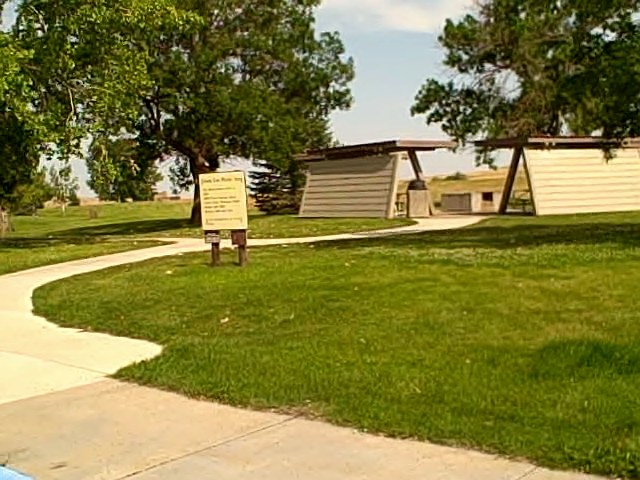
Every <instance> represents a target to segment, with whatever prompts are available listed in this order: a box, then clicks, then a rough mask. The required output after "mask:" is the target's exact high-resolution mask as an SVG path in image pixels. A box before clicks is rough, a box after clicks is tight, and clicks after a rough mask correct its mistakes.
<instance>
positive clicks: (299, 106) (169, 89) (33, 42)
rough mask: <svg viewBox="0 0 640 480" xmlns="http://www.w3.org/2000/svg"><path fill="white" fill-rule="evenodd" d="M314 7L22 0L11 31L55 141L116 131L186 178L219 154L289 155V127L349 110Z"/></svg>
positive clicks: (336, 51) (278, 0) (336, 49)
mask: <svg viewBox="0 0 640 480" xmlns="http://www.w3.org/2000/svg"><path fill="white" fill-rule="evenodd" d="M318 3H319V2H318V0H304V1H299V0H295V1H294V0H275V1H272V2H264V1H262V0H250V1H247V0H230V1H221V0H205V1H200V0H199V1H195V0H187V1H184V0H182V1H180V2H178V1H177V0H135V1H131V0H126V1H125V0H71V1H69V0H48V1H46V2H45V1H42V0H22V1H21V2H19V7H18V10H19V16H18V25H17V30H16V32H18V36H19V38H20V40H21V42H22V44H23V45H24V46H25V48H27V49H28V50H29V51H32V52H33V58H32V60H31V64H32V65H33V66H35V65H37V66H38V68H37V69H36V70H35V72H34V74H33V75H34V76H35V77H36V83H37V85H38V86H39V87H40V88H41V89H42V90H43V91H44V92H45V94H44V95H45V97H46V103H47V109H49V110H53V111H55V112H57V114H58V115H57V116H58V117H61V116H63V115H62V114H63V113H65V114H66V115H67V118H68V120H69V121H68V122H67V124H69V125H70V126H69V128H67V130H66V133H67V136H66V137H65V139H64V142H63V143H64V144H65V145H70V146H71V148H72V149H74V148H75V149H76V150H77V148H76V147H77V141H76V140H77V139H78V138H79V136H82V135H84V136H86V135H87V134H88V133H92V134H94V136H97V137H109V136H116V137H120V136H122V134H123V133H127V134H129V135H131V136H135V137H137V138H138V139H139V141H141V142H148V143H150V144H153V145H154V147H155V148H156V152H157V154H158V157H157V158H167V157H171V158H176V157H177V158H179V159H186V161H187V162H188V165H189V170H190V174H191V176H192V179H193V180H194V181H195V180H196V179H197V174H199V173H203V172H208V171H212V170H215V169H216V168H218V166H219V165H220V162H221V161H224V159H226V158H231V157H242V158H247V159H252V160H253V159H260V160H264V161H268V162H273V159H274V158H286V157H291V156H292V155H293V153H297V152H295V151H294V150H295V149H296V148H297V147H298V143H297V141H296V137H297V134H296V133H295V132H296V130H297V129H298V125H300V124H305V123H307V122H311V123H315V122H317V121H318V120H321V119H325V118H327V116H328V115H329V113H330V112H331V111H332V110H334V109H337V108H346V107H348V106H349V104H350V101H351V97H350V93H349V89H348V83H349V81H350V80H351V79H352V77H353V65H352V62H351V60H344V58H343V56H344V47H343V45H342V43H341V41H340V39H339V37H338V35H337V34H334V33H321V34H319V35H318V34H316V32H315V30H314V9H315V8H316V7H317V5H318ZM65 153H67V151H65ZM198 211H199V210H198V209H197V207H196V209H194V212H198Z"/></svg>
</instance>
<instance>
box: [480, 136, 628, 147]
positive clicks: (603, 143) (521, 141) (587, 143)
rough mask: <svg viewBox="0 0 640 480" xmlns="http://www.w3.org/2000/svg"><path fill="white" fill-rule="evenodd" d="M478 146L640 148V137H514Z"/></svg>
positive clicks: (482, 143)
mask: <svg viewBox="0 0 640 480" xmlns="http://www.w3.org/2000/svg"><path fill="white" fill-rule="evenodd" d="M474 144H475V146H476V147H478V148H488V149H500V148H531V149H540V150H544V149H570V148H575V149H589V148H601V149H605V148H640V138H626V139H624V140H616V139H611V138H606V137H513V138H497V139H487V140H480V141H477V142H474Z"/></svg>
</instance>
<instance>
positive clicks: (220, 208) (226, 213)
mask: <svg viewBox="0 0 640 480" xmlns="http://www.w3.org/2000/svg"><path fill="white" fill-rule="evenodd" d="M199 181H200V211H201V212H202V229H203V230H247V229H248V228H249V216H248V214H247V181H246V179H245V175H244V172H216V173H205V174H202V175H200V177H199Z"/></svg>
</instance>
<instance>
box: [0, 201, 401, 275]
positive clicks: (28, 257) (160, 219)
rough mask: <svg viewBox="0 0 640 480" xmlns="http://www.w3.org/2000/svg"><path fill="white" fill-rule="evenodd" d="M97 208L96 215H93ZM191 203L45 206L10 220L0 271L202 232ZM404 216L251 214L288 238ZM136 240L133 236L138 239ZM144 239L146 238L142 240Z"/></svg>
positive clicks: (386, 224) (256, 228)
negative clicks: (34, 213)
mask: <svg viewBox="0 0 640 480" xmlns="http://www.w3.org/2000/svg"><path fill="white" fill-rule="evenodd" d="M92 209H95V211H96V212H97V214H98V216H97V218H93V219H91V218H90V217H89V212H90V211H91V210H92ZM190 210H191V206H190V204H186V203H151V202H149V203H134V204H119V205H100V206H98V207H71V208H69V209H68V210H67V213H66V215H64V216H63V215H62V213H61V211H60V210H58V209H48V210H41V211H40V212H39V214H38V216H21V217H14V218H13V219H12V223H13V227H14V229H15V231H14V232H12V233H11V235H10V236H9V237H8V238H7V239H5V240H0V275H1V274H5V273H10V272H15V271H19V270H24V269H27V268H34V267H38V266H43V265H48V264H52V263H61V262H66V261H70V260H76V259H80V258H86V257H93V256H97V255H106V254H110V253H116V252H121V251H125V250H132V249H136V248H142V247H146V246H153V245H157V244H158V242H153V241H151V240H150V239H151V238H169V237H202V232H201V230H200V229H199V228H194V227H191V226H189V225H188V218H189V213H190ZM411 223H412V222H411V221H409V220H405V219H399V220H383V219H327V220H324V219H318V220H316V219H299V218H297V217H295V216H286V215H285V216H266V215H252V216H251V218H250V232H249V235H250V237H252V238H284V237H305V236H315V235H328V234H334V233H348V232H358V231H366V230H376V229H381V228H390V227H395V226H401V225H407V224H411ZM134 239H135V240H134ZM142 239H146V241H142Z"/></svg>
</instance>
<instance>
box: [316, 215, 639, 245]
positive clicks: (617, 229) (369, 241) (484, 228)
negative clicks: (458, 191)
mask: <svg viewBox="0 0 640 480" xmlns="http://www.w3.org/2000/svg"><path fill="white" fill-rule="evenodd" d="M603 243H613V244H617V245H620V246H621V247H625V248H633V247H638V246H640V223H603V222H593V223H579V224H566V225H562V224H555V225H554V224H542V225H541V224H533V223H519V224H515V225H491V224H487V225H480V226H473V227H467V228H463V229H460V230H447V231H431V232H422V233H415V234H412V233H409V234H406V235H395V236H391V235H389V236H380V237H374V238H366V239H365V238H363V239H356V240H349V241H345V242H340V243H331V242H323V243H320V244H318V247H332V248H338V249H349V248H361V247H387V248H413V247H415V248H425V247H426V248H441V249H448V250H455V249H462V248H465V249H467V248H494V249H513V248H522V247H535V246H544V245H571V244H573V245H596V244H603Z"/></svg>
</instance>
